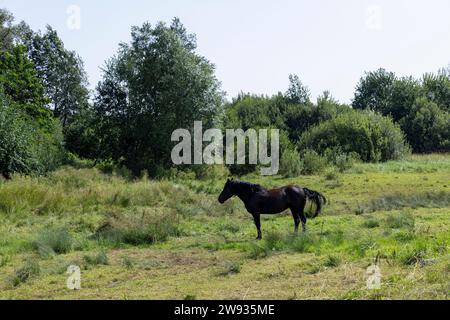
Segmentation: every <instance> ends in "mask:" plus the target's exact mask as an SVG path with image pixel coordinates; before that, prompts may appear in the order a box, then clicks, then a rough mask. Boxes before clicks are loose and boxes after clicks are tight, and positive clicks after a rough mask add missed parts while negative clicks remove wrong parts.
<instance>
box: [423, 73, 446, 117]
mask: <svg viewBox="0 0 450 320" xmlns="http://www.w3.org/2000/svg"><path fill="white" fill-rule="evenodd" d="M422 83H423V85H422V90H423V95H424V96H426V97H427V98H428V99H429V100H430V101H433V102H435V103H436V104H437V106H438V107H439V108H440V109H442V110H444V111H447V112H450V70H446V69H443V70H441V71H439V72H438V73H437V74H432V73H427V74H425V75H424V76H423V79H422Z"/></svg>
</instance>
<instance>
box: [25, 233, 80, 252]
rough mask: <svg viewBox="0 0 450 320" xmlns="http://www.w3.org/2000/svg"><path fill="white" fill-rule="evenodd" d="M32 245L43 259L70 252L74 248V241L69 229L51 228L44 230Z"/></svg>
mask: <svg viewBox="0 0 450 320" xmlns="http://www.w3.org/2000/svg"><path fill="white" fill-rule="evenodd" d="M32 244H33V247H34V248H35V250H37V251H38V253H39V254H40V255H41V256H42V257H48V256H52V255H54V254H63V253H68V252H70V251H71V250H72V247H73V239H72V236H71V235H70V233H69V232H68V231H67V229H64V228H50V229H45V230H42V232H41V233H40V234H39V235H38V237H37V239H36V240H34V241H33V243H32Z"/></svg>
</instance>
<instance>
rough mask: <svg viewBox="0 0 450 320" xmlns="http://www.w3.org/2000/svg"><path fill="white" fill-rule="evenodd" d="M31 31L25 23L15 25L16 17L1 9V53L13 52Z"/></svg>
mask: <svg viewBox="0 0 450 320" xmlns="http://www.w3.org/2000/svg"><path fill="white" fill-rule="evenodd" d="M29 32H31V29H30V28H29V27H28V25H27V24H26V23H25V22H23V21H22V22H20V23H19V24H14V16H13V15H12V14H11V13H10V12H9V11H8V10H5V9H2V8H0V52H1V51H11V50H12V49H13V47H14V46H15V45H16V44H21V43H22V39H23V38H24V37H25V35H26V34H28V33H29Z"/></svg>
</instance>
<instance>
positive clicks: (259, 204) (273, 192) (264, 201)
mask: <svg viewBox="0 0 450 320" xmlns="http://www.w3.org/2000/svg"><path fill="white" fill-rule="evenodd" d="M233 196H238V198H239V199H241V201H242V202H243V203H244V205H245V208H246V209H247V211H248V212H249V213H250V214H251V215H252V216H253V220H254V222H255V226H256V229H257V231H258V236H257V238H256V239H257V240H260V239H262V234H261V221H260V215H261V214H277V213H281V212H283V211H284V210H286V209H288V208H289V209H291V213H292V217H293V218H294V223H295V229H294V232H295V233H296V234H298V225H299V223H300V221H301V222H302V231H303V232H306V216H305V213H304V209H305V205H306V200H307V199H309V200H311V201H313V202H314V203H315V205H316V212H315V213H314V216H313V218H315V217H317V216H318V215H319V214H320V211H321V209H322V204H326V202H327V199H326V198H325V196H323V195H322V194H321V193H319V192H317V191H314V190H310V189H308V188H301V187H299V186H295V185H288V186H284V187H281V188H277V189H266V188H263V187H262V186H260V185H259V184H253V183H249V182H244V181H239V180H233V179H231V180H230V179H227V182H226V183H225V186H224V188H223V191H222V192H221V193H220V195H219V198H218V201H219V202H220V203H221V204H223V203H224V202H225V201H227V200H228V199H230V198H231V197H233Z"/></svg>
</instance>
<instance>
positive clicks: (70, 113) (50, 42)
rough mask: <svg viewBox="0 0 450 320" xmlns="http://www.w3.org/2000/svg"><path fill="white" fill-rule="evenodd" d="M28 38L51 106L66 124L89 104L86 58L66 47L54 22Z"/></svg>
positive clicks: (30, 54)
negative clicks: (53, 25)
mask: <svg viewBox="0 0 450 320" xmlns="http://www.w3.org/2000/svg"><path fill="white" fill-rule="evenodd" d="M25 42H26V43H27V46H28V51H29V56H30V58H31V60H32V61H33V62H34V65H35V68H36V70H37V75H38V77H39V78H40V79H41V80H42V83H43V85H44V87H45V94H46V95H47V96H48V97H49V98H50V101H49V107H50V108H51V109H52V110H53V113H54V116H55V117H57V118H59V119H60V120H61V123H62V125H63V127H64V128H65V127H66V126H67V125H69V124H70V123H71V122H72V121H73V118H74V117H75V115H76V114H77V113H79V112H81V111H82V110H83V109H85V108H87V107H88V99H89V91H88V89H87V87H88V80H87V75H86V72H85V70H84V65H83V61H82V60H81V58H80V57H79V56H78V55H77V54H76V53H75V52H74V51H69V50H67V49H66V48H65V47H64V43H63V42H62V41H61V39H60V38H59V36H58V34H57V32H56V31H55V30H53V29H52V28H51V27H50V26H47V29H46V32H45V33H43V34H42V33H41V32H38V33H31V34H30V35H29V36H28V39H26V41H25Z"/></svg>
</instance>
